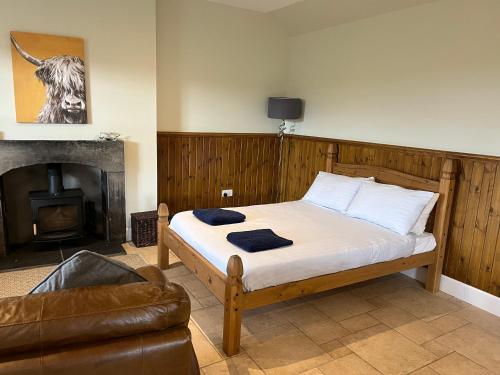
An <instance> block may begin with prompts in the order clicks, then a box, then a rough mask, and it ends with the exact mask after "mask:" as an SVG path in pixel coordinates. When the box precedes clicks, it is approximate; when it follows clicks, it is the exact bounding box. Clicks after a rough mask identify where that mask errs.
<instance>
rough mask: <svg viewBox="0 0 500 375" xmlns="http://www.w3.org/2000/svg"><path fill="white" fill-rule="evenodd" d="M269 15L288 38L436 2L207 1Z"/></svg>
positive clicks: (408, 0)
mask: <svg viewBox="0 0 500 375" xmlns="http://www.w3.org/2000/svg"><path fill="white" fill-rule="evenodd" d="M208 1H211V2H215V3H220V4H224V5H229V6H233V7H237V8H244V9H250V10H254V11H258V12H262V13H268V14H270V15H271V16H272V17H274V19H275V20H276V22H277V23H278V24H280V25H281V26H282V27H283V28H284V29H285V30H286V32H287V34H288V35H299V34H304V33H308V32H311V31H315V30H321V29H325V28H328V27H333V26H337V25H341V24H343V23H347V22H353V21H356V20H360V19H364V18H369V17H374V16H378V15H381V14H384V13H389V12H394V11H397V10H402V9H406V8H410V7H413V6H416V5H421V4H425V3H429V2H433V1H437V0H208Z"/></svg>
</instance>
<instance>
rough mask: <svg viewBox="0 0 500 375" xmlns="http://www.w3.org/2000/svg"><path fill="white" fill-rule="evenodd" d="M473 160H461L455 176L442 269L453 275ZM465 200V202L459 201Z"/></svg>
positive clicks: (456, 262) (463, 222)
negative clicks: (453, 200)
mask: <svg viewBox="0 0 500 375" xmlns="http://www.w3.org/2000/svg"><path fill="white" fill-rule="evenodd" d="M473 166H474V162H473V161H471V160H465V161H464V160H462V161H461V166H460V167H459V173H458V176H457V186H456V188H455V202H454V207H453V210H452V213H451V215H452V219H451V223H450V224H451V228H450V236H449V240H448V251H447V252H446V255H445V266H444V269H445V270H446V272H447V275H448V276H450V277H453V278H454V277H455V272H456V269H457V266H458V262H459V259H458V258H459V256H460V248H461V244H462V235H463V230H464V224H465V216H466V210H467V199H468V197H469V187H470V182H471V178H472V168H473ZM461 202H465V203H461Z"/></svg>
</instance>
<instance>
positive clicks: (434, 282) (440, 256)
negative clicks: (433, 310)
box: [425, 159, 457, 293]
mask: <svg viewBox="0 0 500 375" xmlns="http://www.w3.org/2000/svg"><path fill="white" fill-rule="evenodd" d="M456 170H457V162H456V160H453V159H446V160H445V162H444V164H443V169H442V170H441V179H440V182H439V194H440V197H439V201H438V204H437V207H436V218H435V221H434V231H433V232H434V236H435V237H436V242H437V246H436V255H435V258H434V263H432V264H430V265H429V266H428V267H427V280H426V282H425V288H426V289H427V290H428V291H429V292H431V293H436V292H437V291H439V282H440V279H441V272H442V271H443V260H444V253H445V250H446V243H447V239H448V228H449V224H450V215H451V208H452V202H453V196H454V192H455V174H456Z"/></svg>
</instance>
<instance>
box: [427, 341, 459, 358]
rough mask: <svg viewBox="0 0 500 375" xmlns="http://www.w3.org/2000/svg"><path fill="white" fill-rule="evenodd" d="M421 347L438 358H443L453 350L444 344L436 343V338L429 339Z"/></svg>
mask: <svg viewBox="0 0 500 375" xmlns="http://www.w3.org/2000/svg"><path fill="white" fill-rule="evenodd" d="M422 347H423V348H424V349H425V350H427V351H428V352H431V353H432V354H434V355H435V356H436V357H438V358H443V357H445V356H447V355H448V354H450V353H451V352H453V350H452V349H450V348H449V347H447V346H444V345H442V344H440V343H438V342H437V341H436V340H431V341H428V342H426V343H423V344H422Z"/></svg>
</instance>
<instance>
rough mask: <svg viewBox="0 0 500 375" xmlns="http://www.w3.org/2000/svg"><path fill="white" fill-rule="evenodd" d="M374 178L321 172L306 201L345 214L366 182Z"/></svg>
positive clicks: (306, 196) (308, 192)
mask: <svg viewBox="0 0 500 375" xmlns="http://www.w3.org/2000/svg"><path fill="white" fill-rule="evenodd" d="M369 180H371V181H373V177H369V178H363V177H348V176H343V175H338V174H333V173H327V172H319V173H318V175H317V176H316V179H315V180H314V182H313V183H312V185H311V187H310V188H309V190H308V191H307V193H306V195H304V198H303V199H304V200H306V201H309V202H311V203H314V204H317V205H318V206H323V207H327V208H332V209H334V210H337V211H340V212H343V213H345V212H346V210H347V207H349V204H350V203H351V202H352V200H353V198H354V196H355V195H356V193H357V192H358V190H359V188H360V187H361V184H362V183H363V182H364V181H369Z"/></svg>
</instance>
